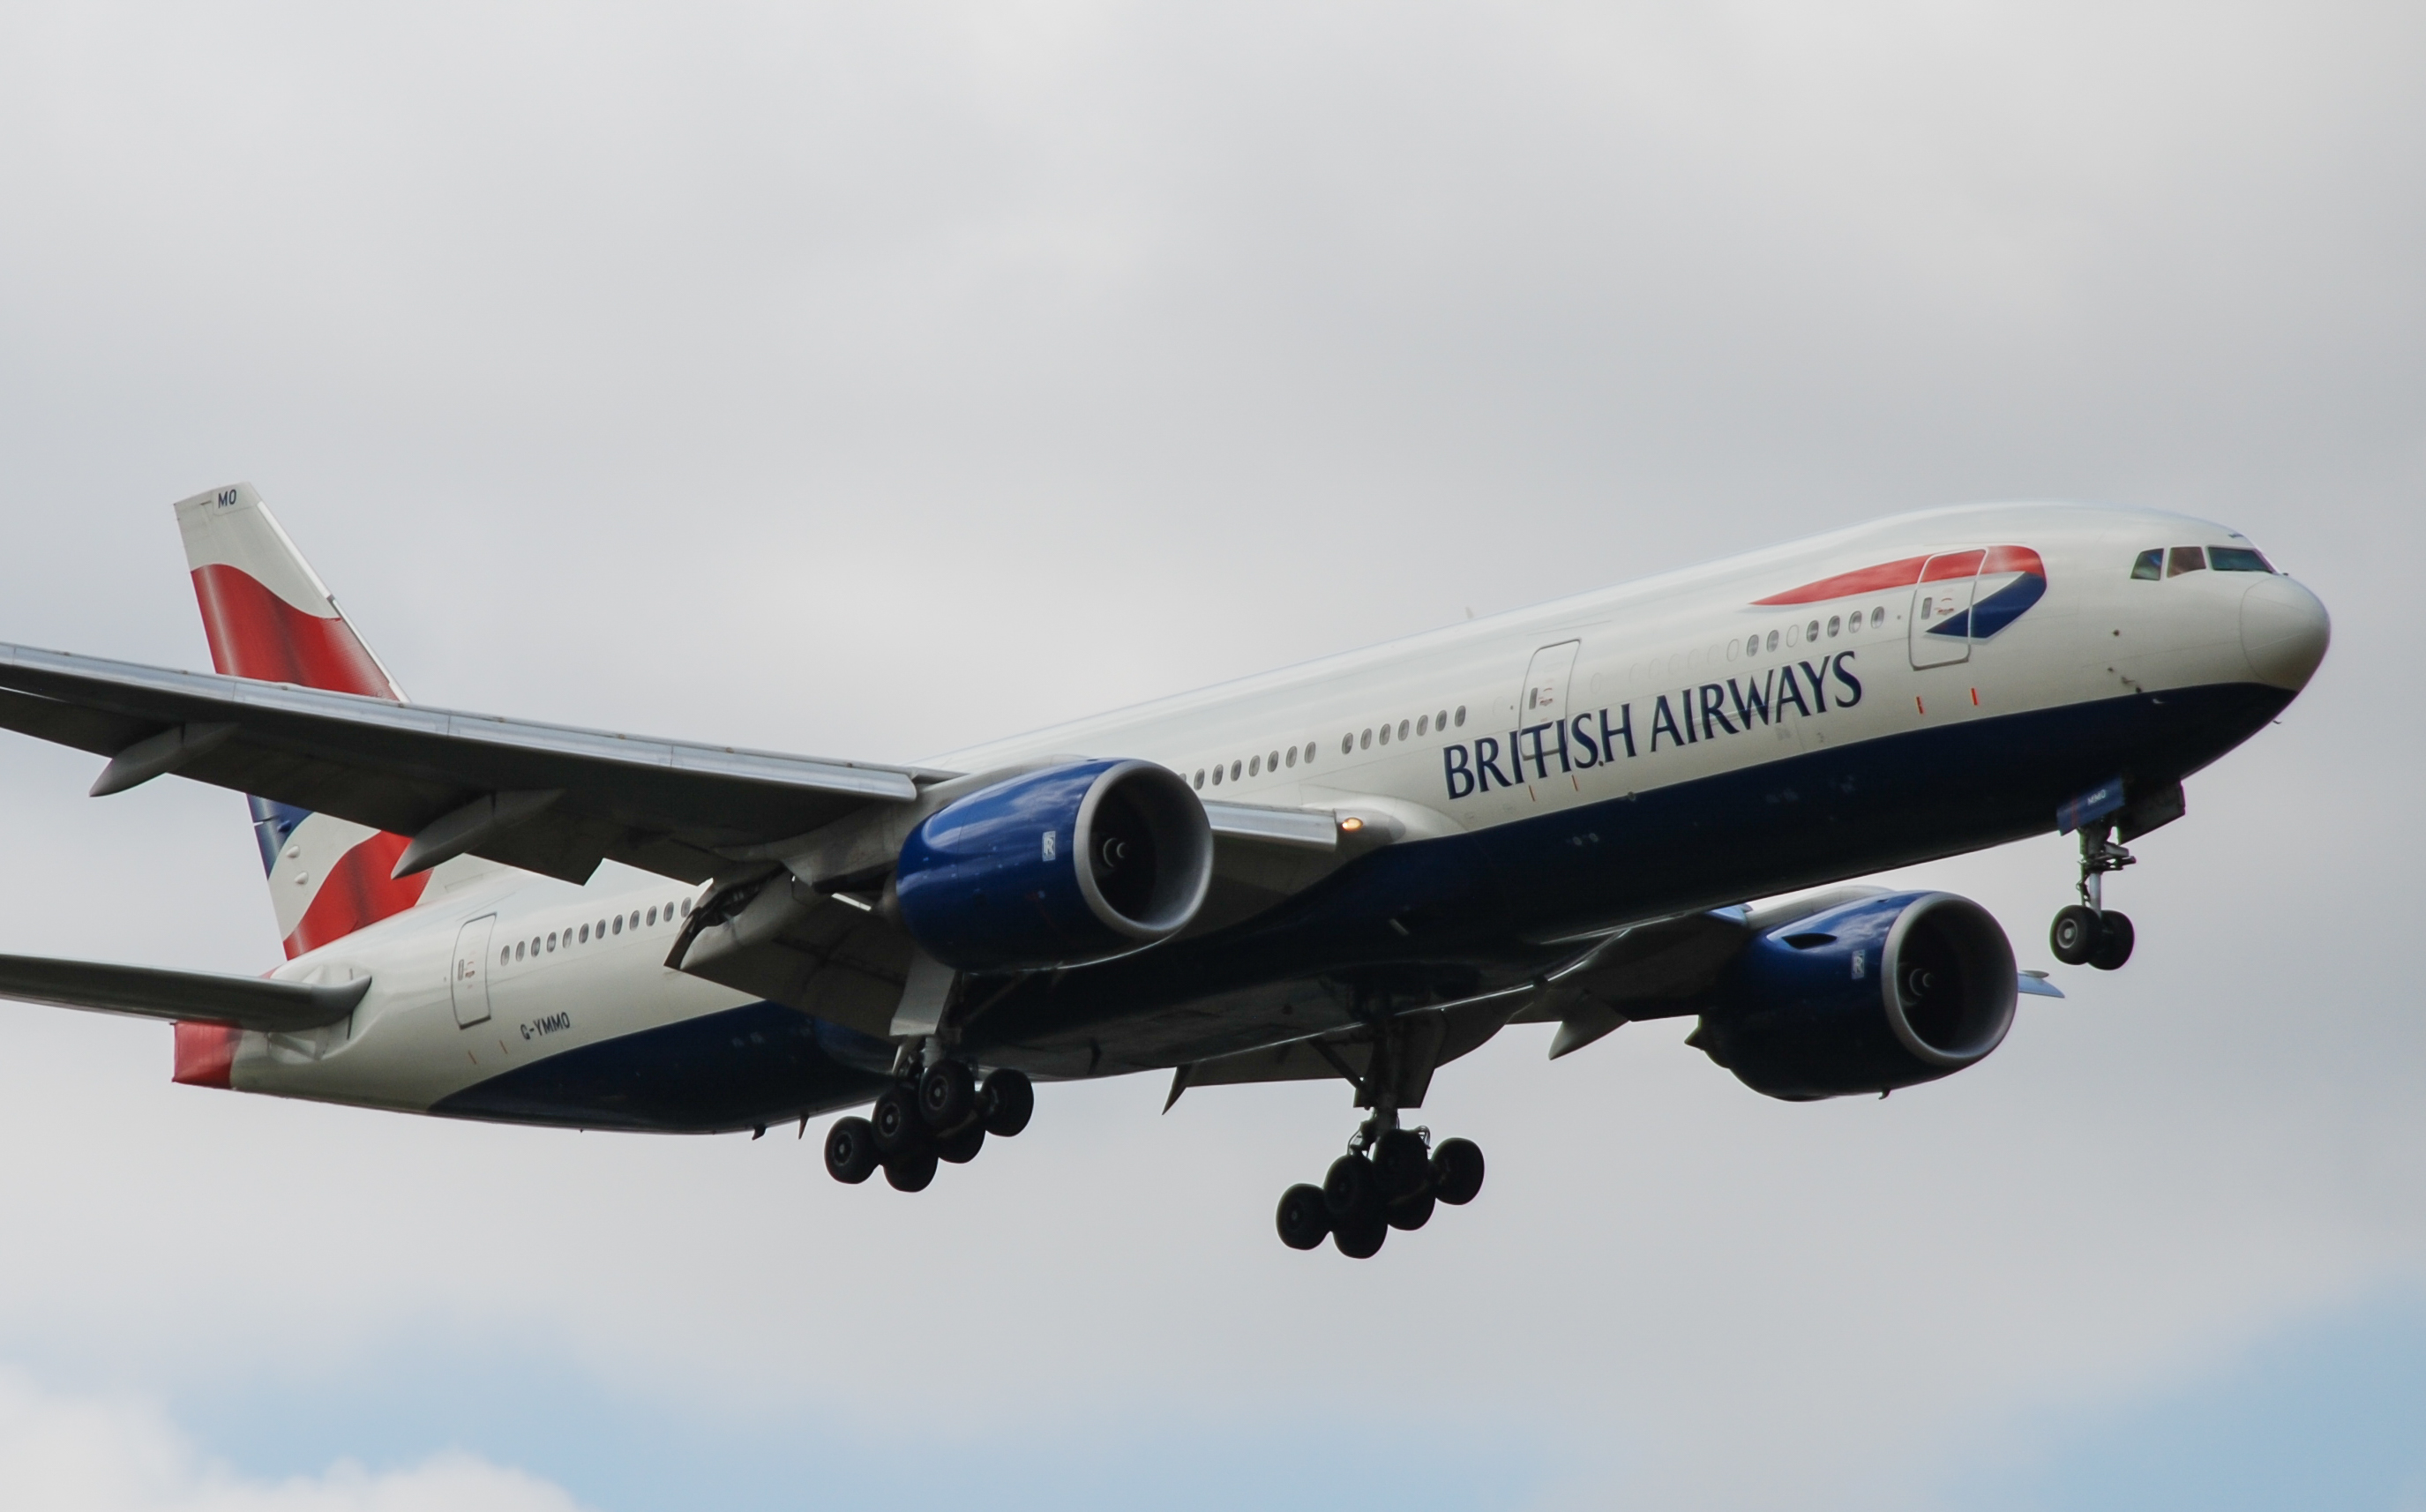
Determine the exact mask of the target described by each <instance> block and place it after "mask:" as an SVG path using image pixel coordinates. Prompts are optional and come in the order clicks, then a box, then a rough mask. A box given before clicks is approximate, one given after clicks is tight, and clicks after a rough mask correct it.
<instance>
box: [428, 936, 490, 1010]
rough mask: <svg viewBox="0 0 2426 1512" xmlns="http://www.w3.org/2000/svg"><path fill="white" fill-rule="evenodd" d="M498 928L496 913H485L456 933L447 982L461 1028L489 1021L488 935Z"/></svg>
mask: <svg viewBox="0 0 2426 1512" xmlns="http://www.w3.org/2000/svg"><path fill="white" fill-rule="evenodd" d="M496 928H497V916H496V915H495V914H493V913H484V914H482V915H480V916H479V917H478V918H477V919H475V920H473V921H472V922H471V923H469V924H467V925H464V926H463V927H462V928H461V930H460V931H458V932H457V934H456V936H455V961H454V964H453V966H452V967H451V968H450V969H449V970H448V972H447V975H446V985H447V989H448V990H450V991H452V992H453V993H454V994H455V1025H456V1027H457V1028H459V1029H468V1028H470V1027H471V1026H472V1025H474V1024H476V1023H486V1022H487V1021H488V1019H489V937H490V936H491V935H492V934H494V933H495V932H496ZM422 980H423V981H428V980H429V978H428V977H423V978H422Z"/></svg>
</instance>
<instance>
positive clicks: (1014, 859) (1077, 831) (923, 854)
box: [894, 761, 1213, 972]
mask: <svg viewBox="0 0 2426 1512" xmlns="http://www.w3.org/2000/svg"><path fill="white" fill-rule="evenodd" d="M1212 882H1213V828H1212V826H1211V825H1209V824H1207V823H1206V822H1205V806H1204V805H1203V804H1202V803H1200V802H1198V801H1197V797H1196V795H1195V794H1194V793H1193V792H1191V791H1189V786H1188V784H1187V783H1186V782H1185V781H1182V780H1180V778H1179V776H1178V774H1176V773H1174V772H1172V771H1169V770H1167V769H1165V768H1163V767H1160V766H1156V765H1155V764H1153V763H1151V762H1140V761H1103V762H1081V763H1077V764H1073V765H1070V766H1061V767H1055V768H1053V769H1051V770H1049V771H1042V772H1029V773H1027V774H1025V775H1023V776H1020V777H1014V778H1012V779H1011V780H1008V781H1004V782H998V783H996V784H995V785H994V786H993V787H989V788H985V789H983V790H981V791H979V792H976V793H972V794H970V795H969V796H967V797H964V798H962V799H960V800H959V801H958V802H956V803H953V804H952V805H950V806H949V807H948V808H946V809H943V810H941V811H940V812H936V813H934V814H932V815H930V817H929V818H928V819H927V821H926V822H925V823H924V824H921V825H920V826H919V827H918V828H916V829H914V830H913V831H912V832H911V835H910V838H909V839H908V840H907V841H906V842H904V843H903V844H902V846H901V857H900V861H899V865H898V870H897V871H896V873H895V877H894V886H895V888H896V890H897V891H898V894H899V896H900V900H901V920H902V923H903V925H906V926H907V927H908V929H909V931H910V936H911V938H912V939H914V940H915V941H917V942H918V945H919V948H921V949H923V950H924V951H926V952H927V954H928V955H930V956H932V957H935V959H937V960H939V961H941V962H943V963H944V964H945V965H946V966H949V967H951V968H953V969H954V970H956V971H963V972H997V971H1047V970H1051V969H1053V968H1055V967H1061V966H1083V965H1086V964H1088V963H1089V962H1092V961H1100V960H1108V959H1110V958H1111V957H1115V956H1125V955H1127V954H1129V953H1130V952H1132V951H1137V950H1143V949H1144V948H1145V947H1146V946H1148V945H1151V944H1153V943H1155V942H1156V941H1159V940H1165V939H1168V938H1169V937H1170V936H1172V935H1173V934H1175V933H1177V932H1178V931H1179V930H1180V929H1182V928H1185V927H1186V926H1187V925H1188V922H1189V920H1190V919H1192V918H1194V917H1195V916H1196V910H1197V909H1198V908H1200V907H1201V906H1202V905H1203V904H1204V902H1205V890H1206V889H1207V888H1209V887H1210V886H1211V885H1212Z"/></svg>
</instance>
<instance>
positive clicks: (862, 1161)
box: [826, 1118, 876, 1186]
mask: <svg viewBox="0 0 2426 1512" xmlns="http://www.w3.org/2000/svg"><path fill="white" fill-rule="evenodd" d="M826 1174H827V1175H829V1176H831V1177H833V1179H834V1180H835V1181H837V1182H843V1183H844V1184H845V1185H848V1186H857V1185H858V1184H859V1183H860V1182H864V1181H865V1180H867V1179H868V1178H869V1177H871V1176H873V1175H875V1174H876V1130H875V1129H874V1128H873V1127H871V1126H870V1125H869V1123H868V1121H867V1120H866V1119H865V1118H836V1119H835V1120H834V1121H833V1128H831V1129H828V1130H827V1131H826Z"/></svg>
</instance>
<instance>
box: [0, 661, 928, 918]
mask: <svg viewBox="0 0 2426 1512" xmlns="http://www.w3.org/2000/svg"><path fill="white" fill-rule="evenodd" d="M0 729H9V730H15V731H19V732H23V733H25V734H29V735H34V736H37V737H39V738H40V739H44V740H49V741H54V742H56V743H57V744H60V745H65V746H73V747H75V748H79V749H82V750H89V751H92V752H94V753H96V754H98V755H103V756H107V757H109V758H111V762H110V764H109V766H108V767H106V768H105V770H104V772H103V774H102V777H101V780H99V781H97V782H96V783H95V784H94V791H95V793H96V794H106V793H112V792H118V791H121V790H122V789H124V788H127V787H132V786H134V785H135V784H136V783H137V782H140V781H144V780H149V779H150V778H153V777H155V776H160V775H163V774H165V773H169V772H174V773H176V774H177V775H179V776H181V777H189V778H192V779H194V780H197V781H202V782H208V783H211V784H213V785H215V786H218V787H225V788H233V789H235V790H236V791H238V792H241V793H249V794H254V795H257V796H261V797H264V798H267V799H270V800H272V801H274V802H278V803H283V804H289V805H292V806H293V807H296V808H299V809H308V810H311V811H313V812H321V813H332V814H335V815H337V816H338V817H340V818H344V819H350V820H353V821H354V822H356V823H358V824H364V825H368V826H370V827H372V828H376V829H383V830H386V831H388V832H389V833H392V834H400V835H409V836H412V837H413V848H412V849H409V850H408V851H407V852H406V857H405V862H406V864H407V865H408V867H410V866H411V863H412V862H413V861H420V862H421V863H422V864H424V865H434V864H436V862H437V861H443V860H445V859H446V858H447V857H450V856H455V855H463V854H472V855H478V856H482V857H485V858H487V859H488V860H490V861H499V862H503V863H504V864H506V865H509V866H518V867H522V868H525V869H526V870H529V871H534V872H541V873H544V874H546V875H548V876H551V877H562V878H564V879H565V880H568V881H574V882H579V881H586V880H587V879H588V878H589V877H590V874H591V873H592V872H594V871H595V870H596V869H597V867H598V864H599V862H600V861H606V860H614V861H625V862H628V863H629V864H631V865H634V866H638V867H640V868H643V869H644V870H647V871H652V872H655V873H658V874H659V875H661V876H666V877H678V878H681V879H683V880H685V881H692V882H698V881H704V880H706V879H707V878H709V877H713V876H715V875H716V874H717V873H718V872H719V871H720V870H727V869H729V868H730V865H731V862H730V861H729V860H728V859H727V858H726V856H725V855H724V854H723V853H725V852H730V851H734V850H738V849H743V848H748V847H759V846H766V845H769V844H774V843H777V842H780V841H782V840H784V839H787V838H789V837H792V836H796V835H801V834H805V833H807V832H808V831H810V830H812V829H816V828H818V827H820V826H822V825H825V824H827V823H830V822H832V821H833V819H835V818H838V817H840V816H841V815H842V814H844V813H846V812H849V811H851V810H853V809H857V808H860V807H863V806H865V805H870V804H900V803H908V802H910V801H912V800H914V798H916V797H917V796H918V792H919V784H920V783H921V782H922V781H931V780H937V779H940V778H942V777H943V776H945V775H946V774H943V773H934V772H926V771H921V770H918V769H914V768H911V767H902V766H885V765H881V764H872V763H866V762H844V761H823V760H817V759H814V758H809V757H802V756H787V755H782V754H778V753H773V752H768V751H753V750H741V749H736V748H731V747H724V746H709V745H702V744H697V743H692V742H687V741H675V740H655V739H643V738H639V737H635V736H631V735H623V734H617V733H613V732H606V731H597V730H581V729H575V728H571V727H568V726H563V725H549V724H540V723H536V722H533V721H528V720H517V719H506V718H499V717H496V716H490V715H479V714H465V713H461V712H458V711H454V710H447V709H438V708H432V707H430V706H429V705H427V704H406V703H393V702H389V701H387V700H382V699H371V698H363V697H359V696H356V695H354V694H348V693H328V692H321V691H319V690H316V689H313V688H305V687H298V686H295V685H294V684H285V683H260V682H253V681H249V680H246V679H242V678H234V677H223V676H219V675H217V674H214V673H205V672H181V671H171V670H169V669H167V668H156V667H145V666H140V665H137V664H135V663H128V662H113V661H105V660H102V659H100V658H96V657H89V656H77V655H73V654H70V653H67V652H63V651H39V650H35V649H32V648H29V647H22V646H9V645H5V644H0Z"/></svg>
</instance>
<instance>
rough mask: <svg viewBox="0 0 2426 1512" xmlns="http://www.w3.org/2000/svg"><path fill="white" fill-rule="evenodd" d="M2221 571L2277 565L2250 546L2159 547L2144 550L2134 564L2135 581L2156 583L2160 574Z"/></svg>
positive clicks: (2265, 569) (2264, 569)
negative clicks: (2210, 569) (2208, 570)
mask: <svg viewBox="0 0 2426 1512" xmlns="http://www.w3.org/2000/svg"><path fill="white" fill-rule="evenodd" d="M2210 567H2211V568H2213V569H2215V570H2216V571H2219V572H2272V571H2274V564H2273V563H2272V562H2270V561H2268V560H2267V559H2266V558H2265V556H2264V555H2262V554H2261V553H2258V552H2255V551H2252V550H2250V549H2249V548H2248V547H2246V546H2175V547H2173V548H2171V549H2170V550H2169V549H2167V548H2165V547H2163V546H2159V547H2157V548H2156V549H2155V550H2153V551H2144V552H2142V553H2141V554H2140V555H2139V556H2138V557H2137V558H2135V559H2134V560H2133V561H2132V563H2131V576H2132V578H2133V579H2134V580H2135V581H2138V582H2142V583H2154V582H2155V581H2157V579H2159V578H2160V577H2179V576H2181V575H2182V574H2183V573H2184V572H2199V571H2206V570H2207V569H2208V568H2210Z"/></svg>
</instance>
